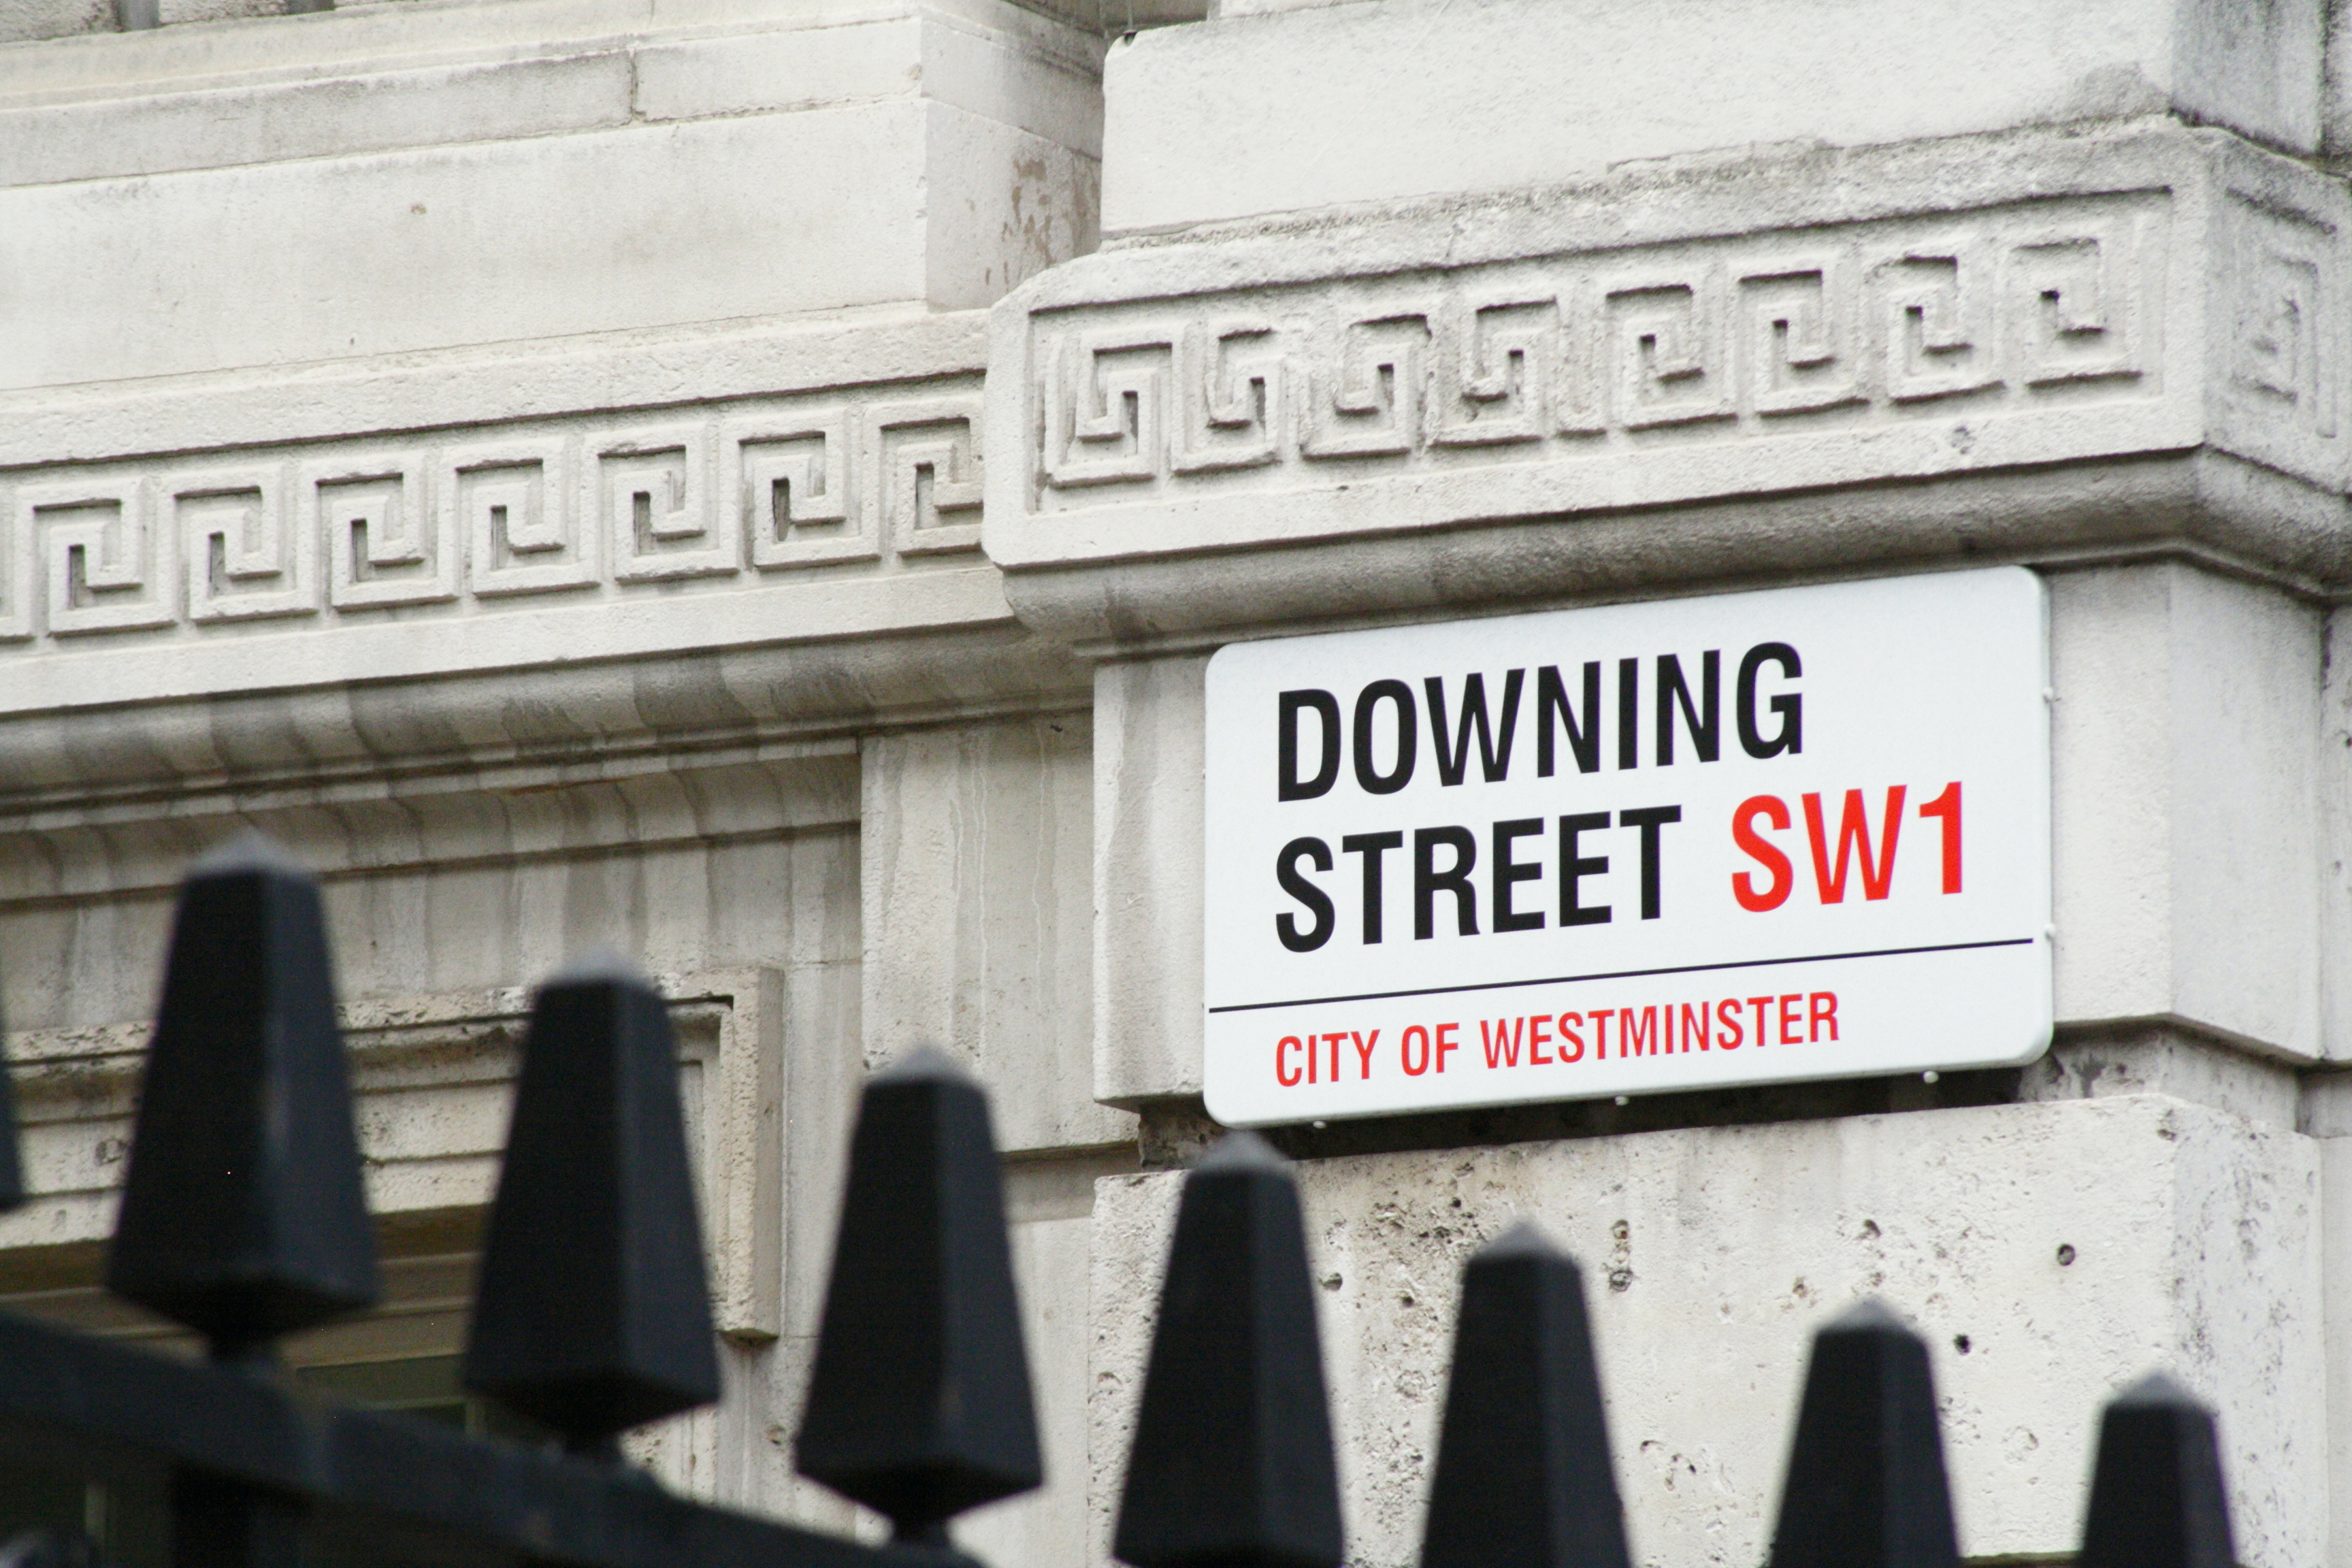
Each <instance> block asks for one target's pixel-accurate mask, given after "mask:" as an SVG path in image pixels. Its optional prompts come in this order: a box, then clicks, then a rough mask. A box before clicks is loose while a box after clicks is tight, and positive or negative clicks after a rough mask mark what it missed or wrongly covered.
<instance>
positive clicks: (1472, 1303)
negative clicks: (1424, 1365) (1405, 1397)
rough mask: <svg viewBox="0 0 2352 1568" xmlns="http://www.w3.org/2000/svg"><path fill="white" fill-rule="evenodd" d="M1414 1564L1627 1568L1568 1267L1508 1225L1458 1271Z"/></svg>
mask: <svg viewBox="0 0 2352 1568" xmlns="http://www.w3.org/2000/svg"><path fill="white" fill-rule="evenodd" d="M1421 1563H1422V1568H1630V1559H1629V1556H1628V1554H1627V1552H1626V1547H1625V1517H1624V1509H1623V1507H1622V1504H1621V1503H1620V1502H1619V1500H1618V1496H1617V1477H1616V1472H1615V1469H1614V1468H1613V1467H1612V1465H1611V1463H1610V1459H1609V1431H1608V1424H1607V1422H1606V1421H1605V1420H1604V1419H1603V1417H1602V1415H1601V1375H1600V1372H1599V1370H1598V1369H1597V1367H1596V1366H1595V1365H1594V1363H1593V1356H1592V1331H1591V1326H1590V1324H1589V1323H1588V1322H1587V1321H1586V1318H1585V1313H1584V1277H1583V1274H1582V1272H1581V1271H1580V1269H1579V1268H1577V1266H1576V1264H1575V1262H1574V1261H1573V1260H1571V1259H1570V1258H1569V1257H1568V1256H1567V1255H1566V1254H1565V1253H1562V1252H1561V1251H1559V1249H1558V1248H1557V1247H1553V1246H1552V1244H1551V1243H1550V1242H1549V1240H1547V1239H1546V1238H1545V1237H1544V1235H1543V1233H1542V1232H1541V1231H1539V1230H1538V1229H1537V1228H1536V1227H1535V1226H1532V1225H1530V1224H1528V1223H1527V1222H1526V1221H1521V1222H1520V1223H1519V1224H1517V1225H1516V1226H1512V1227H1511V1228H1510V1229H1509V1230H1507V1231H1506V1232H1505V1233H1504V1234H1503V1235H1501V1236H1500V1237H1496V1239H1494V1240H1493V1241H1490V1242H1488V1243H1487V1244H1486V1246H1485V1247H1480V1248H1479V1249H1478V1250H1477V1251H1476V1252H1475V1253H1474V1254H1473V1255H1472V1256H1471V1258H1470V1262H1469V1264H1468V1266H1467V1267H1465V1268H1464V1269H1463V1271H1462V1310H1461V1313H1460V1316H1459V1318H1458V1319H1457V1320H1456V1327H1455V1330H1454V1370H1453V1373H1452V1374H1451V1376H1450V1378H1449V1380H1448V1382H1447V1384H1446V1390H1445V1423H1444V1427H1443V1428H1442V1429H1441V1431H1440V1434H1439V1437H1438V1445H1437V1473H1436V1477H1435V1479H1434V1482H1433V1487H1432V1489H1431V1493H1430V1499H1429V1522H1428V1525H1427V1528H1426V1532H1425V1534H1424V1535H1423V1541H1422V1548H1421Z"/></svg>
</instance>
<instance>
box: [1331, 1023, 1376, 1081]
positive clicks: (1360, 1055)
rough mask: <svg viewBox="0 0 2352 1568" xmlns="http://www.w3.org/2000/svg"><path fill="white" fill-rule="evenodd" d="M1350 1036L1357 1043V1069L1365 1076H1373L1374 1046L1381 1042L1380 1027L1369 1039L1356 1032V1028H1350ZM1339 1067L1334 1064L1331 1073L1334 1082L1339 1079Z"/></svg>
mask: <svg viewBox="0 0 2352 1568" xmlns="http://www.w3.org/2000/svg"><path fill="white" fill-rule="evenodd" d="M1348 1038H1349V1040H1350V1041H1351V1042H1353V1044H1354V1045H1355V1047H1356V1068H1357V1070H1358V1071H1359V1072H1360V1073H1361V1074H1362V1075H1363V1076H1364V1077H1365V1078H1370V1077H1371V1076H1372V1047H1374V1046H1377V1045H1379V1044H1380V1043H1381V1032H1380V1031H1379V1030H1378V1029H1374V1030H1373V1031H1372V1037H1371V1038H1370V1039H1369V1040H1368V1039H1366V1038H1364V1037H1363V1036H1361V1035H1360V1034H1358V1033H1356V1031H1355V1030H1353V1029H1350V1030H1349V1031H1348ZM1331 1075H1332V1081H1333V1082H1335V1083H1336V1082H1337V1081H1339V1068H1338V1067H1336V1066H1334V1067H1333V1068H1331Z"/></svg>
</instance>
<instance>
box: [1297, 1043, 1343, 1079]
mask: <svg viewBox="0 0 2352 1568" xmlns="http://www.w3.org/2000/svg"><path fill="white" fill-rule="evenodd" d="M1346 1038H1347V1035H1346V1034H1345V1033H1344V1032H1343V1033H1340V1034H1337V1035H1326V1036H1324V1037H1323V1043H1324V1044H1325V1045H1327V1046H1328V1047H1331V1081H1332V1082H1333V1083H1337V1082H1339V1042H1340V1041H1341V1040H1344V1039H1346ZM1314 1081H1315V1075H1314V1074H1313V1073H1308V1074H1307V1082H1309V1083H1313V1082H1314Z"/></svg>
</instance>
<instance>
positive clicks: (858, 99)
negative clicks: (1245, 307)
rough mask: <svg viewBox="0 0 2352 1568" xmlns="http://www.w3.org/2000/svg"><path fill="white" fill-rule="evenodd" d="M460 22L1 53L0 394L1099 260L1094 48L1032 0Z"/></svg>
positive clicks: (928, 298) (583, 0) (403, 18)
mask: <svg viewBox="0 0 2352 1568" xmlns="http://www.w3.org/2000/svg"><path fill="white" fill-rule="evenodd" d="M466 10H467V12H470V13H472V14H470V15H467V14H460V15H458V16H456V17H455V18H454V19H452V18H451V14H450V12H449V11H448V10H447V9H446V8H443V7H429V8H426V7H419V8H409V7H384V8H373V7H371V8H367V9H366V10H364V11H362V12H360V13H357V14H354V15H350V16H333V15H329V16H300V17H281V18H275V19H269V20H262V21H257V22H255V23H253V24H251V25H250V26H249V27H247V28H245V29H241V30H233V31H235V33H236V36H235V37H230V36H227V34H218V35H214V36H210V37H201V38H199V37H194V36H192V35H190V34H187V33H184V32H176V31H173V30H171V29H166V30H165V34H164V36H163V37H156V38H149V37H139V38H131V39H118V38H111V37H110V38H85V39H75V40H69V41H67V42H63V43H60V44H57V45H53V46H50V47H48V48H47V49H45V50H43V51H41V52H39V53H38V54H32V53H27V52H26V51H24V50H16V51H5V50H0V149H5V152H0V168H5V169H7V170H8V174H7V175H6V176H5V182H6V183H5V186H0V266H5V268H6V269H7V271H8V273H9V275H10V276H11V277H12V278H13V279H15V280H16V286H15V289H14V291H13V292H12V295H11V298H12V300H15V301H16V304H15V305H14V306H12V307H11V308H10V309H9V311H8V313H7V314H6V315H5V316H0V321H5V327H6V331H7V332H8V335H9V339H10V342H11V344H12V349H11V353H9V355H8V357H7V360H6V362H5V365H0V384H5V385H6V386H8V387H11V388H16V387H34V386H53V385H61V384H74V383H86V382H106V381H118V380H124V379H131V378H140V377H147V376H157V375H173V374H192V373H200V372H206V371H215V370H222V369H234V368H237V367H245V366H277V365H287V364H294V363H308V362H313V361H320V360H330V359H341V358H349V357H354V356H369V355H383V354H398V353H415V352H418V351H426V350H433V349H441V348H447V347H452V346H457V345H464V344H474V343H486V342H509V341H512V340H516V339H530V338H549V337H560V336H565V335H570V334H576V333H581V332H591V331H614V330H628V329H640V328H648V327H660V326H666V325H674V324H679V323H685V322H695V321H727V320H735V319H739V318H743V317H747V316H760V315H775V314H788V313H793V312H797V311H807V310H830V309H838V308H843V307H855V306H866V305H876V304H882V303H886V302H890V301H920V302H922V303H924V304H926V305H929V306H931V307H934V308H946V309H955V308H968V307H971V306H977V305H984V304H986V303H988V302H989V301H990V300H993V299H995V298H996V297H997V296H998V295H1000V294H1002V293H1003V291H1004V289H1007V288H1009V287H1011V286H1012V284H1013V283H1014V282H1017V281H1018V280H1019V279H1021V278H1023V277H1025V276H1027V275H1028V273H1030V272H1032V271H1034V270H1035V269H1036V268H1040V267H1043V266H1045V265H1048V264H1050V263H1052V262H1054V261H1056V260H1060V259H1063V258H1066V257H1069V256H1073V255H1076V254H1078V253H1080V252H1082V251H1084V250H1086V249H1087V248H1090V247H1092V245H1093V243H1094V227H1095V196H1094V187H1095V177H1096V176H1095V158H1096V153H1097V145H1096V138H1097V134H1098V132H1097V128H1096V127H1097V116H1098V113H1099V110H1098V105H1099V95H1098V93H1097V89H1096V86H1095V76H1096V71H1097V61H1098V58H1099V47H1100V46H1099V45H1098V43H1097V41H1096V40H1094V39H1093V38H1091V37H1087V36H1085V35H1083V34H1080V33H1077V32H1076V31H1075V30H1073V29H1070V28H1068V27H1066V26H1061V25H1058V24H1055V23H1053V22H1050V21H1047V20H1045V18H1042V17H1039V16H1035V15H1034V14H1030V13H1026V12H1023V11H1020V10H1017V9H1015V8H1013V7H1011V6H1008V5H999V4H996V3H995V0H946V3H945V4H944V5H940V6H937V7H934V6H931V5H929V3H928V0H923V3H922V4H917V5H908V6H899V7H894V8H887V9H885V10H883V11H881V12H875V11H871V10H867V11H863V12H858V11H852V10H849V9H848V8H846V7H843V6H839V5H834V4H830V3H828V0H805V3H803V4H801V5H795V6H793V7H790V8H788V9H786V10H784V11H782V12H781V13H780V12H777V11H776V10H774V9H773V8H772V7H769V8H753V7H749V6H745V5H740V4H735V3H732V0H714V3H711V4H705V5H686V6H683V7H680V8H677V9H672V8H668V7H665V8H663V9H662V10H660V11H659V12H652V11H648V10H646V9H645V8H643V7H640V6H636V5H626V4H621V3H617V0H521V3H519V4H514V5H484V6H478V7H468V8H466ZM167 19H169V18H168V17H167ZM207 46H209V47H207ZM780 60H789V61H791V62H792V64H790V65H789V66H784V67H781V68H780V66H779V63H778V62H779V61H780ZM158 100H160V101H158ZM355 123H356V124H358V125H360V126H362V127H364V129H362V130H360V131H359V132H357V134H353V133H352V131H351V130H350V129H349V128H350V127H352V125H354V124H355ZM590 193H593V195H590ZM329 215H331V219H332V221H331V222H329V221H325V219H326V218H327V216H329ZM265 235H266V236H268V237H269V242H268V243H267V244H254V243H250V242H249V240H250V237H255V236H265ZM157 236H168V237H169V238H168V240H167V241H166V242H163V243H157V242H156V241H155V238H154V237H157ZM689 236H690V237H691V239H690V241H689V240H688V239H687V237H689ZM425 297H429V298H430V299H431V300H432V302H433V304H432V308H431V309H429V310H419V309H415V304H416V303H417V301H418V300H419V299H420V298H425Z"/></svg>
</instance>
